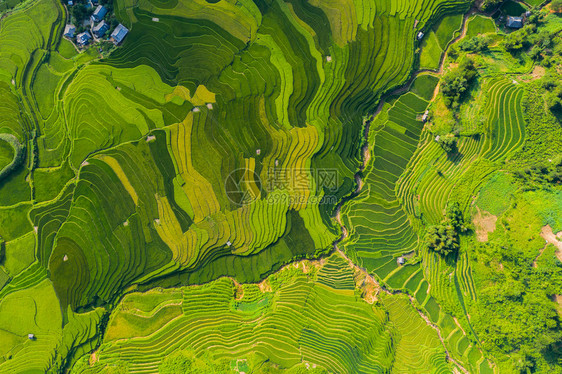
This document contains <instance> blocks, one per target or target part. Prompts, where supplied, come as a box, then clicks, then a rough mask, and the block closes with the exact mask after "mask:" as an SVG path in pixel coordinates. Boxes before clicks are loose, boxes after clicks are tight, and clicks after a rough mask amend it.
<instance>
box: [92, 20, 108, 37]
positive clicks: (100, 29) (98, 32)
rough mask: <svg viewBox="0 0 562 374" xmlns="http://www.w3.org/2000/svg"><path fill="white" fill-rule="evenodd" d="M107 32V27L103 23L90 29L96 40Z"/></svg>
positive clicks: (105, 23)
mask: <svg viewBox="0 0 562 374" xmlns="http://www.w3.org/2000/svg"><path fill="white" fill-rule="evenodd" d="M107 30H109V25H108V24H107V22H105V21H101V22H100V23H98V24H97V25H96V26H94V28H93V29H92V32H93V33H94V35H95V36H96V37H97V38H101V37H103V36H104V35H105V33H106V32H107Z"/></svg>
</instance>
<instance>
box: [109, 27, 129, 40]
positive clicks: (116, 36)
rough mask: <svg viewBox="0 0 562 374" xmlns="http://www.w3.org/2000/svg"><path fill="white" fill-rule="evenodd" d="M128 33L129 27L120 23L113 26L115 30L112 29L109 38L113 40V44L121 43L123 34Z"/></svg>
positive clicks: (123, 37)
mask: <svg viewBox="0 0 562 374" xmlns="http://www.w3.org/2000/svg"><path fill="white" fill-rule="evenodd" d="M128 33H129V29H128V28H126V27H125V26H123V25H122V24H119V25H118V26H117V27H116V28H115V30H113V32H112V33H111V40H112V41H113V44H115V45H117V44H121V42H122V41H123V39H125V36H126V35H127V34H128Z"/></svg>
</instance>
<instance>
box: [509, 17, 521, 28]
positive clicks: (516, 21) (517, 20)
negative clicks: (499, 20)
mask: <svg viewBox="0 0 562 374" xmlns="http://www.w3.org/2000/svg"><path fill="white" fill-rule="evenodd" d="M506 25H507V27H511V28H513V29H520V28H521V27H523V18H521V17H507V23H506Z"/></svg>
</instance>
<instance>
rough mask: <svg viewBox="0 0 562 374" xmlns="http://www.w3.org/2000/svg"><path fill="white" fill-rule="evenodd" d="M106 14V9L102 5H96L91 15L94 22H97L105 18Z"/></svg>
mask: <svg viewBox="0 0 562 374" xmlns="http://www.w3.org/2000/svg"><path fill="white" fill-rule="evenodd" d="M106 14H107V9H105V7H104V6H103V5H98V7H97V8H96V10H94V14H92V19H93V20H94V21H95V22H99V21H101V20H102V19H103V17H105V15H106Z"/></svg>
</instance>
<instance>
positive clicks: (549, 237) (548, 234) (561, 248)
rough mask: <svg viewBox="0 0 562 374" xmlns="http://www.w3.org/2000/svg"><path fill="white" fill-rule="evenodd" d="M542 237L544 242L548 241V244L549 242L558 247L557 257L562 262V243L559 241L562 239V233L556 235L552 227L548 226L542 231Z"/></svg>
mask: <svg viewBox="0 0 562 374" xmlns="http://www.w3.org/2000/svg"><path fill="white" fill-rule="evenodd" d="M541 236H542V237H543V239H544V240H546V241H547V242H549V243H550V244H552V245H553V246H555V247H556V252H555V254H556V257H557V258H558V260H560V261H561V262H562V241H560V240H559V239H562V231H561V232H559V233H558V234H556V235H555V234H554V233H553V232H552V227H550V226H549V225H546V226H544V227H543V228H542V230H541ZM545 248H546V246H545ZM543 250H544V249H543ZM541 254H542V251H541Z"/></svg>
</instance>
